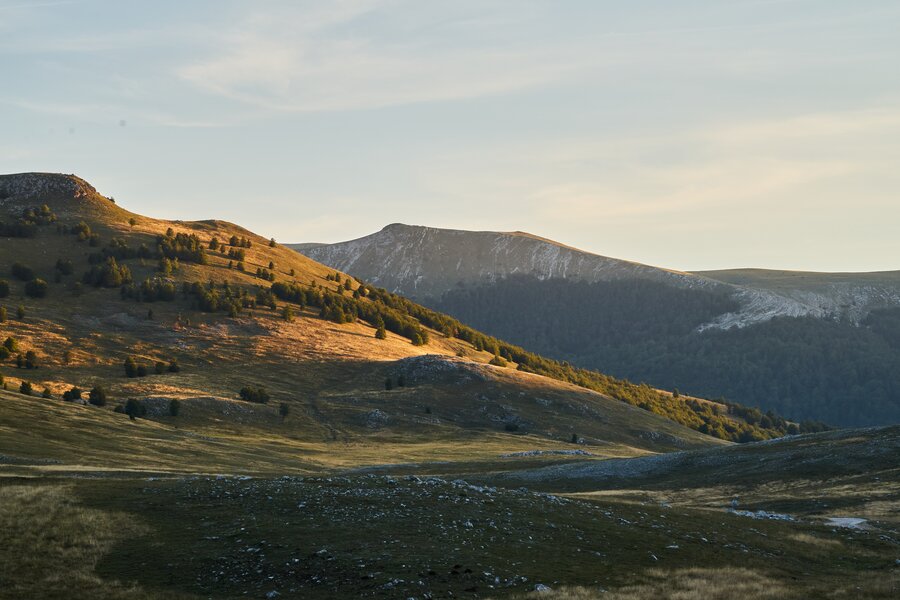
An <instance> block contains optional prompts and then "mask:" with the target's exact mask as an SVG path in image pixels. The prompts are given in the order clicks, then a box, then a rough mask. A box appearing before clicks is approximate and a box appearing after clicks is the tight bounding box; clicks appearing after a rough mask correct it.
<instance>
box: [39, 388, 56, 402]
mask: <svg viewBox="0 0 900 600" xmlns="http://www.w3.org/2000/svg"><path fill="white" fill-rule="evenodd" d="M41 398H45V399H47V400H49V399H50V398H53V394H52V393H51V392H50V388H44V391H43V392H41Z"/></svg>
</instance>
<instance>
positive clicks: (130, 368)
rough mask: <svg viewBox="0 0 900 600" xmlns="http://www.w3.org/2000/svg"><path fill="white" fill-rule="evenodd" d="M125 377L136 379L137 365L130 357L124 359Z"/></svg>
mask: <svg viewBox="0 0 900 600" xmlns="http://www.w3.org/2000/svg"><path fill="white" fill-rule="evenodd" d="M125 377H137V363H136V362H134V358H132V357H130V356H129V357H128V358H126V359H125Z"/></svg>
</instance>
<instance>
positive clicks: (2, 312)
mask: <svg viewBox="0 0 900 600" xmlns="http://www.w3.org/2000/svg"><path fill="white" fill-rule="evenodd" d="M0 323H6V307H5V306H0Z"/></svg>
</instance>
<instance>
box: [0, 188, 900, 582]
mask: <svg viewBox="0 0 900 600" xmlns="http://www.w3.org/2000/svg"><path fill="white" fill-rule="evenodd" d="M0 211H2V216H0V229H2V243H0V270H2V274H0V280H2V281H0V296H2V298H0V308H2V310H0V347H2V348H3V349H4V350H0V357H2V358H0V361H2V362H0V376H2V380H0V383H2V388H3V389H2V390H0V531H2V532H3V533H4V544H2V545H0V598H17V599H18V598H29V597H41V598H60V599H62V598H66V599H68V598H91V599H97V598H99V599H145V598H147V599H149V598H154V599H155V598H172V599H174V598H178V599H198V598H209V597H217V598H245V597H262V598H269V599H273V598H323V599H324V598H335V597H380V598H409V597H418V598H445V597H446V598H449V597H453V598H472V599H474V598H485V597H487V598H518V597H528V596H526V595H530V594H531V593H534V592H536V591H539V592H540V594H541V597H548V598H559V599H563V598H583V597H593V596H595V595H596V594H600V593H601V592H600V591H599V590H600V589H601V588H602V589H603V590H604V591H603V592H602V593H603V594H604V596H603V597H612V598H619V599H625V598H627V599H629V600H637V599H641V598H660V597H667V596H666V594H668V593H669V592H670V591H673V590H674V592H677V593H679V594H681V593H686V592H685V590H690V589H701V590H711V589H727V590H730V591H733V590H735V589H738V590H741V593H742V595H743V597H746V598H768V599H772V598H796V597H821V596H822V595H824V594H826V593H827V594H829V595H831V596H832V597H835V598H854V597H859V596H860V595H861V594H862V595H865V596H867V597H872V598H890V597H892V590H891V585H890V582H891V579H892V578H893V577H895V576H896V565H895V562H894V560H895V554H896V531H895V523H896V520H895V518H894V516H893V515H892V514H891V513H890V511H888V510H886V509H885V506H886V505H887V504H889V503H890V502H892V501H893V500H894V496H893V495H894V494H895V489H896V479H897V474H896V469H893V470H892V468H893V467H891V466H890V465H893V464H894V462H895V461H894V462H891V456H892V454H891V453H896V448H895V446H896V431H895V430H893V429H884V430H869V431H857V432H829V433H826V434H824V435H820V436H816V435H800V436H790V437H789V438H783V439H781V440H778V439H769V440H766V441H764V442H755V443H754V442H751V443H749V444H732V443H730V442H728V441H724V440H723V439H719V438H717V437H714V436H713V435H708V434H707V433H702V431H706V432H708V433H709V434H715V435H718V436H719V437H724V438H728V439H731V438H734V437H738V438H744V437H746V439H761V438H776V437H778V436H781V435H782V434H784V433H786V432H788V431H790V432H792V433H796V431H798V430H799V429H800V428H799V427H798V426H797V424H795V423H787V422H785V421H784V420H782V419H780V418H779V417H777V416H775V415H764V414H762V413H760V412H759V411H753V410H749V409H746V408H743V407H740V406H736V405H725V404H721V403H717V402H710V401H705V400H702V399H699V398H693V397H689V396H686V395H683V394H675V393H669V392H664V391H660V390H657V389H653V388H651V387H649V386H645V385H634V384H631V383H628V382H627V381H622V380H619V379H616V378H612V377H609V376H606V375H602V374H600V373H597V372H593V371H587V370H583V369H578V368H576V367H573V366H572V365H568V364H565V363H561V362H557V361H553V360H550V359H547V358H544V357H541V356H539V355H536V354H534V353H532V352H529V351H526V350H524V349H522V348H520V347H517V346H514V345H511V344H509V343H507V342H504V341H502V340H500V339H497V338H494V337H492V336H490V335H487V334H484V333H482V332H480V331H477V330H474V329H472V328H471V327H468V326H465V325H463V324H462V323H459V322H458V321H456V320H454V319H452V318H451V317H449V316H446V315H443V314H441V313H438V312H436V311H434V310H431V309H428V308H425V307H423V306H420V305H418V304H415V303H414V302H411V301H410V300H407V299H405V298H402V297H400V296H396V295H393V294H390V293H388V292H387V291H384V290H381V289H379V288H377V287H375V286H372V285H371V284H368V283H366V282H364V281H360V280H356V279H354V278H352V277H349V276H348V275H346V274H345V273H344V272H340V271H335V270H334V268H332V267H328V266H325V265H323V264H321V263H318V262H316V261H314V260H311V259H309V258H307V257H304V256H301V255H300V254H297V253H296V252H294V251H293V250H290V249H288V248H286V247H284V246H282V245H280V244H278V243H276V242H275V241H274V240H267V239H265V238H264V237H261V236H259V235H256V234H254V233H252V232H250V231H247V230H245V229H243V228H241V227H239V226H237V225H234V224H231V223H226V222H222V221H215V220H209V221H198V222H182V221H162V220H157V219H152V218H149V217H144V216H141V215H137V214H134V213H131V212H129V211H127V210H125V209H124V208H122V207H121V206H119V205H118V204H117V203H115V202H113V201H112V199H110V198H106V197H104V196H102V195H101V194H99V193H98V192H97V191H96V190H95V189H94V188H93V187H91V186H90V185H89V184H88V183H87V182H85V181H83V180H81V179H79V178H77V177H74V176H68V175H55V174H22V175H11V176H0ZM716 285H719V284H716ZM76 387H77V388H80V391H76V390H75V389H73V388H76ZM130 417H132V418H130ZM873 445H880V446H881V447H882V449H883V450H884V452H886V453H888V454H889V455H890V456H887V458H885V457H884V455H883V454H884V453H882V454H881V455H878V456H873V455H870V454H867V452H868V451H869V449H871V448H872V447H873ZM734 449H736V450H734ZM817 449H818V450H820V451H819V452H816V450H817ZM717 451H723V454H721V455H720V454H718V453H717ZM668 453H672V456H673V457H674V458H673V459H670V460H668V461H667V460H661V461H660V463H659V464H662V465H669V467H672V465H676V466H677V465H678V464H684V465H688V467H685V468H684V469H678V468H674V467H672V468H669V469H663V468H661V470H660V471H659V473H661V477H660V480H659V481H658V482H656V484H654V483H652V482H650V481H647V480H646V479H641V478H634V479H628V481H627V484H628V485H629V487H632V484H633V485H634V486H640V487H642V489H641V490H637V491H635V490H633V489H628V490H624V489H621V488H622V486H609V485H606V484H605V483H601V484H599V485H598V482H601V480H602V482H608V478H607V479H603V478H601V477H597V478H594V479H592V478H591V477H588V478H584V477H577V476H573V474H574V473H580V471H578V470H579V469H586V468H588V467H590V466H591V465H593V464H595V463H596V465H597V468H600V469H601V470H602V469H603V467H604V463H608V464H609V465H610V466H615V468H618V469H621V468H622V467H621V465H622V462H621V461H622V460H625V459H629V458H632V459H634V460H636V461H647V460H653V459H654V458H656V457H661V458H662V459H665V457H666V456H669V454H668ZM792 456H793V457H796V458H798V460H802V461H804V463H803V464H799V463H798V464H795V465H793V468H791V469H785V470H784V476H785V477H797V478H809V479H815V478H817V477H819V478H825V477H832V478H833V480H834V482H835V485H837V486H839V487H835V488H833V489H829V500H828V501H829V503H834V504H835V505H837V506H841V503H844V504H843V506H844V507H845V510H847V511H859V513H858V514H861V515H863V516H864V517H865V518H868V519H869V520H868V521H867V522H866V524H865V527H866V529H865V530H857V529H846V528H839V527H834V526H831V525H828V524H827V523H824V522H822V519H820V518H818V515H817V514H814V512H815V510H814V509H816V506H813V509H809V506H812V505H811V504H810V503H813V504H814V500H812V499H810V498H809V497H808V496H809V495H808V494H807V495H806V496H804V495H802V494H800V495H799V496H798V495H796V494H792V493H791V490H790V485H789V482H786V483H785V487H778V486H775V485H773V478H772V477H771V476H769V475H771V474H768V475H767V474H766V473H765V469H760V468H759V467H760V465H761V464H762V463H761V462H760V461H759V460H758V459H759V458H760V457H762V458H768V457H773V459H772V460H773V462H772V464H773V465H784V464H785V462H789V461H790V458H791V457H792ZM684 457H688V458H684ZM735 457H736V458H735ZM810 457H814V458H815V460H811V461H810ZM679 461H683V462H679ZM634 464H635V470H636V471H640V470H641V469H642V468H643V467H642V466H641V465H644V464H646V463H644V462H637V463H634ZM653 464H656V463H653ZM729 464H737V465H748V464H751V465H753V467H754V468H752V469H747V470H746V471H747V473H746V477H745V478H744V479H743V480H741V479H740V478H739V477H737V474H735V473H734V472H729V471H728V465H729ZM885 464H888V466H887V467H886V466H885ZM568 465H571V467H569V466H568ZM547 468H550V469H556V470H554V471H553V472H554V473H557V472H558V473H561V474H562V475H561V476H560V477H558V478H556V479H552V481H553V482H555V483H557V484H558V487H554V485H555V484H551V483H550V482H551V480H542V481H539V482H537V483H535V479H534V477H533V476H532V474H533V473H536V472H538V473H542V472H544V471H541V469H547ZM849 468H852V469H853V470H854V471H855V475H854V477H855V479H852V478H851V477H850V475H849V474H848V473H847V469H849ZM570 469H571V470H570ZM691 470H694V472H693V473H692V472H691ZM516 473H518V474H520V475H521V478H520V479H516V478H515V476H514V474H516ZM723 473H725V474H727V475H728V476H727V477H724V476H722V474H723ZM835 475H837V477H835ZM736 477H737V479H736ZM717 478H721V479H722V481H715V479H717ZM864 480H865V481H864ZM876 480H877V481H883V483H880V484H877V485H874V486H873V484H872V483H871V482H872V481H876ZM864 484H865V485H864ZM736 485H745V486H747V487H748V488H752V493H751V498H750V499H749V502H752V504H749V505H748V506H750V507H756V506H778V505H780V504H779V503H785V502H794V503H795V504H793V505H791V506H792V511H793V514H795V515H797V519H796V520H793V521H779V520H769V519H761V520H756V519H751V518H748V517H747V516H745V515H741V514H736V513H734V514H730V513H729V512H728V511H727V510H725V509H724V507H723V506H722V502H723V500H722V499H723V498H725V497H726V496H727V495H729V494H731V493H733V491H734V488H735V486H736ZM851 486H852V487H853V491H851V490H850V487H851ZM547 492H552V493H547ZM570 492H571V493H570ZM855 492H859V493H858V494H857V493H855ZM859 494H865V502H862V503H861V502H860V498H861V497H860V496H859ZM803 507H806V508H803ZM829 514H835V515H840V516H842V517H857V516H858V514H857V513H856V512H846V513H842V512H833V513H829ZM854 522H855V521H854ZM698 564H701V565H703V567H702V568H698V567H697V565H698ZM567 586H574V587H571V588H569V587H567ZM549 588H553V589H549ZM607 590H608V591H609V592H610V593H611V595H607V594H606V591H607ZM674 592H673V593H674Z"/></svg>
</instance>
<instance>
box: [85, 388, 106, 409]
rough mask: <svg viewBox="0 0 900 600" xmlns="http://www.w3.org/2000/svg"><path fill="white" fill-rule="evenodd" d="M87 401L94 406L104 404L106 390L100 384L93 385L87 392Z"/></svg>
mask: <svg viewBox="0 0 900 600" xmlns="http://www.w3.org/2000/svg"><path fill="white" fill-rule="evenodd" d="M88 402H90V403H91V404H93V405H94V406H106V390H104V389H103V387H102V386H99V385H95V386H94V387H93V388H91V391H90V393H89V394H88Z"/></svg>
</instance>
